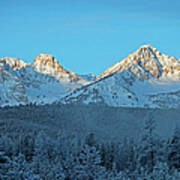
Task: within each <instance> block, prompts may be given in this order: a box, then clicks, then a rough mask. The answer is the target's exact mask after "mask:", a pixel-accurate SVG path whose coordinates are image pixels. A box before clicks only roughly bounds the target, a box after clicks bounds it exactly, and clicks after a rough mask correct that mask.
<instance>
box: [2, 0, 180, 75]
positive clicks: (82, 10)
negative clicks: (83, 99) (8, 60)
mask: <svg viewBox="0 0 180 180" xmlns="http://www.w3.org/2000/svg"><path fill="white" fill-rule="evenodd" d="M143 44H151V45H152V46H154V47H156V48H158V49H159V50H160V51H161V52H163V53H166V54H168V55H172V56H175V57H177V58H180V0H0V58H1V57H4V56H12V57H20V58H22V59H23V60H24V61H25V62H32V61H33V60H34V58H35V57H36V56H37V55H38V54H40V53H49V54H52V55H53V56H55V57H56V58H57V59H58V60H59V63H60V64H62V65H63V66H64V67H65V68H66V69H70V70H72V71H74V72H76V73H80V74H85V73H95V74H100V73H102V72H103V71H104V70H105V69H107V68H109V67H110V66H111V65H113V64H114V63H116V62H117V61H120V60H121V59H123V58H125V57H126V56H127V55H128V54H130V53H132V52H134V51H135V50H136V49H138V48H139V47H140V46H141V45H143Z"/></svg>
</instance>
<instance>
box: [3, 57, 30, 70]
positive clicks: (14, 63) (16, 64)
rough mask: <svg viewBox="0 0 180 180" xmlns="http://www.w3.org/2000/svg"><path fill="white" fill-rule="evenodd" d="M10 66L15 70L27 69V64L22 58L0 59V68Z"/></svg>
mask: <svg viewBox="0 0 180 180" xmlns="http://www.w3.org/2000/svg"><path fill="white" fill-rule="evenodd" d="M6 65H9V66H10V67H11V68H12V69H13V70H16V69H21V68H24V67H26V65H27V64H26V63H25V62H24V61H22V60H21V59H20V58H13V57H5V58H2V59H0V66H6Z"/></svg>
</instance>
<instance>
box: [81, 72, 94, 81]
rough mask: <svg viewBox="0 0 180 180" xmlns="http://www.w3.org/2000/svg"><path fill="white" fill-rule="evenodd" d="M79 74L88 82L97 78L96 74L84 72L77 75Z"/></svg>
mask: <svg viewBox="0 0 180 180" xmlns="http://www.w3.org/2000/svg"><path fill="white" fill-rule="evenodd" d="M79 76H80V77H81V78H83V79H84V80H86V81H88V82H92V81H95V80H96V79H97V76H96V75H94V74H85V75H79Z"/></svg>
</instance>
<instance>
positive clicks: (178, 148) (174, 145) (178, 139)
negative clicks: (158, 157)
mask: <svg viewBox="0 0 180 180" xmlns="http://www.w3.org/2000/svg"><path fill="white" fill-rule="evenodd" d="M168 160H169V166H170V168H173V167H174V168H176V169H178V170H180V128H179V127H178V126H177V127H176V128H175V131H174V135H173V137H172V141H171V144H170V147H169V155H168Z"/></svg>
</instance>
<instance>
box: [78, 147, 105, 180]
mask: <svg viewBox="0 0 180 180" xmlns="http://www.w3.org/2000/svg"><path fill="white" fill-rule="evenodd" d="M103 176H105V168H104V167H102V166H101V156H100V153H99V151H97V150H96V148H95V147H91V146H88V145H84V148H83V149H82V152H81V153H80V155H79V159H78V163H77V165H76V178H77V179H78V180H83V179H87V180H94V179H104V178H103Z"/></svg>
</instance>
